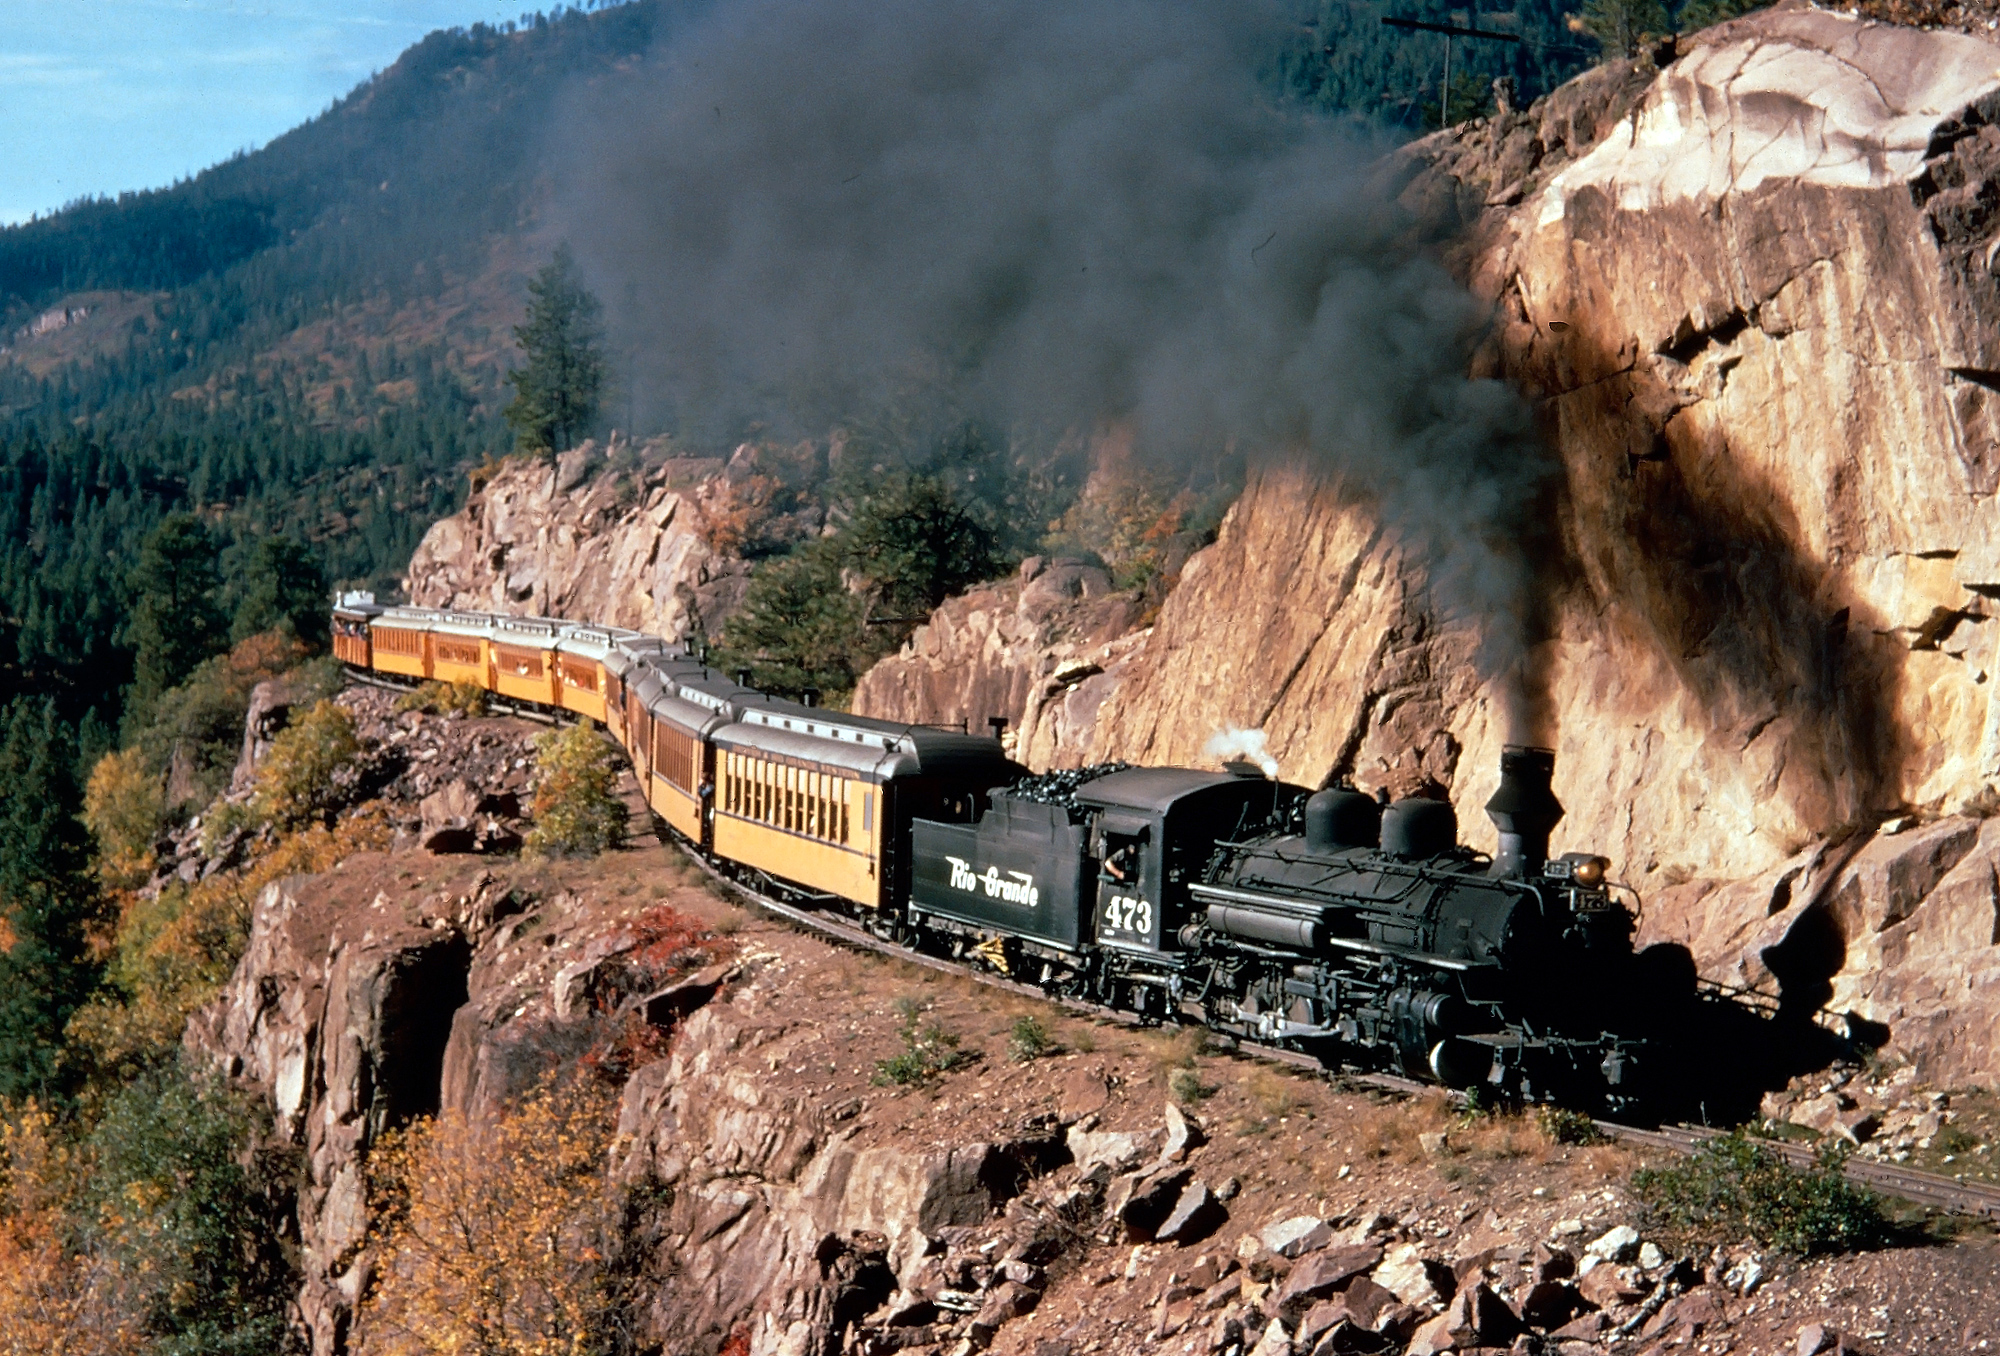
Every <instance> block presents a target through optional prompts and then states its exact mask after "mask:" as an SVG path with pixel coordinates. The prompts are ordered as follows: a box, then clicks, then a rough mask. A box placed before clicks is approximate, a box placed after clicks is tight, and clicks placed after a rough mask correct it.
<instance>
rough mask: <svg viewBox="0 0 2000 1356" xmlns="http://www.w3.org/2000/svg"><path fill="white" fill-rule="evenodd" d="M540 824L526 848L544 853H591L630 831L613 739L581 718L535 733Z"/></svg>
mask: <svg viewBox="0 0 2000 1356" xmlns="http://www.w3.org/2000/svg"><path fill="white" fill-rule="evenodd" d="M533 815H534V821H535V826H534V827H533V828H532V829H530V830H529V831H528V837H527V841H526V844H525V846H526V848H527V850H528V852H529V853H530V854H532V855H534V856H539V857H592V856H595V855H596V854H598V853H600V852H603V851H604V850H605V849H607V848H613V847H616V846H618V844H619V843H620V842H621V841H622V840H623V839H624V836H625V802H624V800H623V799H622V798H621V797H620V796H619V795H618V769H617V766H616V765H615V764H614V763H613V762H612V752H611V744H610V742H609V741H607V740H606V739H605V738H604V736H602V735H600V734H599V733H598V732H597V730H596V728H595V727H594V726H592V725H590V724H588V723H586V722H581V721H579V722H578V723H577V724H575V725H565V726H561V727H559V728H557V729H553V730H547V731H544V732H543V733H542V734H539V735H537V736H535V801H534V808H533Z"/></svg>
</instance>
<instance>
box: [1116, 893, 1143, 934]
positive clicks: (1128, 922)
mask: <svg viewBox="0 0 2000 1356" xmlns="http://www.w3.org/2000/svg"><path fill="white" fill-rule="evenodd" d="M1104 926H1105V927H1106V928H1107V929H1109V930H1111V931H1113V932H1151V931H1152V930H1153V906H1152V904H1150V903H1149V902H1147V901H1146V900H1143V899H1134V898H1132V897H1130V896H1128V895H1112V896H1111V897H1110V898H1108V899H1106V900H1105V901H1104Z"/></svg>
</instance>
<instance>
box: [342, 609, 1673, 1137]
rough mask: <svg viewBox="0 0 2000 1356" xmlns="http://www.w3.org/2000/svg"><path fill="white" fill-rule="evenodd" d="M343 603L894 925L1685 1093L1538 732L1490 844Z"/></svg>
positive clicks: (1062, 982) (1332, 1046) (623, 636)
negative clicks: (569, 726) (1048, 757)
mask: <svg viewBox="0 0 2000 1356" xmlns="http://www.w3.org/2000/svg"><path fill="white" fill-rule="evenodd" d="M333 620H334V644H335V650H336V654H337V655H338V656H339V658H341V659H342V660H343V661H345V663H346V664H347V665H348V667H349V668H350V669H352V670H354V671H356V672H358V673H366V674H369V675H372V676H373V677H374V678H375V680H376V681H382V680H384V679H386V680H388V681H392V682H404V683H413V682H416V681H420V680H439V681H447V682H466V683H473V684H476V685H478V686H480V687H483V688H485V689H486V690H487V691H489V692H491V693H494V694H496V696H498V697H499V698H501V699H503V700H509V701H513V702H517V703H521V704H524V705H528V706H532V707H537V708H543V709H548V710H557V711H569V712H573V713H576V714H578V715H581V716H585V717H588V718H590V719H592V720H595V721H599V722H601V723H603V725H604V726H605V727H606V728H607V729H608V731H609V732H610V733H611V735H612V736H613V738H615V739H616V740H617V741H618V742H619V744H620V745H621V746H622V747H623V748H624V749H625V751H626V753H627V755H628V757H629V759H630V762H631V765H632V768H633V770H634V772H635V773H636V775H637V777H638V780H639V783H640V785H641V786H642V787H643V788H644V789H645V795H646V799H647V801H648V803H649V804H650V805H651V806H652V808H653V812H654V815H655V817H656V825H657V826H658V828H659V829H660V831H661V833H662V834H663V835H666V836H670V837H671V839H672V840H674V841H677V842H678V843H680V844H681V845H682V846H683V847H684V848H685V849H686V850H688V851H690V852H694V853H699V854H700V855H701V856H703V857H704V858H705V859H706V860H708V861H709V862H710V863H712V864H714V865H715V866H716V867H717V868H718V869H719V870H721V871H723V872H725V873H727V874H729V875H731V876H733V877H734V878H736V879H738V880H740V881H742V882H744V883H745V884H747V885H749V886H751V887H753V888H755V889H758V890H760V891H762V892H765V893H768V894H772V895H776V896H779V897H781V898H784V899H787V900H790V901H793V902H799V903H806V904H810V905H813V906H816V907H820V908H826V909H833V910H838V911H840V912H843V913H845V914H847V915H848V916H850V917H851V918H853V919H855V920H857V921H859V922H860V923H862V924H863V925H864V926H866V927H868V928H869V929H870V930H871V931H873V932H875V933H876V934H878V935H880V936H882V937H884V938H887V939H891V940H893V941H895V942H898V943H900V944H902V945H906V946H911V947H922V948H927V949H932V950H935V951H938V952H942V953H948V954H950V955H954V956H957V957H959V958H960V959H963V960H965V961H968V962H970V963H975V964H980V965H985V966H989V967H991V968H993V969H995V970H998V971H1000V972H1002V973H1004V974H1006V975H1009V976H1012V977H1014V978H1016V979H1019V980H1023V981H1025V982H1028V983H1032V984H1035V985H1039V986H1040V987H1042V988H1043V989H1045V990H1046V991H1048V992H1049V993H1051V994H1054V995H1057V996H1062V997H1070V998H1077V999H1082V1000H1087V1001H1091V1002H1095V1003H1099V1004H1103V1005H1106V1006H1109V1007H1113V1008H1117V1009H1121V1010H1124V1011H1127V1012H1131V1013H1135V1014H1137V1015H1138V1016H1139V1017H1140V1018H1142V1019H1143V1020H1147V1021H1160V1022H1166V1021H1183V1020H1191V1021H1199V1022H1202V1023H1205V1024H1206V1025H1207V1026H1209V1027H1211V1028H1213V1029H1214V1030H1216V1031H1218V1032H1223V1033H1228V1034H1231V1035H1235V1036H1238V1037H1241V1038H1244V1039H1250V1040H1255V1041H1258V1042H1263V1043H1268V1044H1275V1045H1281V1046H1287V1047H1291V1048H1294V1049H1298V1050H1303V1051H1307V1052H1310V1053H1312V1054H1315V1055H1317V1056H1318V1057H1320V1058H1321V1059H1322V1060H1324V1061H1325V1062H1326V1063H1328V1064H1330V1065H1348V1066H1355V1067H1359V1068H1364V1069H1378V1070H1391V1071H1396V1072H1400V1073H1402V1074H1405V1075H1408V1076H1410V1077H1414V1078H1421V1079H1427V1080H1432V1081H1436V1082H1439V1083H1443V1084H1447V1085H1450V1086H1454V1087H1460V1088H1479V1089H1483V1090H1485V1091H1486V1092H1487V1093H1489V1094H1491V1095H1492V1096H1494V1097H1495V1098H1497V1099H1505V1100H1519V1101H1554V1102H1561V1103H1564V1104H1566V1105H1570V1106H1575V1107H1578V1108H1587V1109H1591V1110H1605V1111H1612V1112H1624V1111H1629V1110H1633V1109H1636V1108H1654V1107H1658V1106H1661V1105H1663V1104H1666V1103H1668V1102H1670V1101H1672V1100H1673V1099H1674V1098H1675V1096H1676V1095H1677V1093H1678V1091H1679V1090H1680V1089H1681V1088H1682V1087H1683V1086H1684V1074H1685V1067H1684V1065H1683V1064H1682V1063H1681V1061H1682V1060H1683V1058H1684V1057H1685V1051H1686V1050H1687V1047H1688V1033H1689V1032H1690V1031H1692V1030H1694V1029H1695V1028H1696V1027H1698V1026H1699V1025H1700V1024H1701V1018H1702V1011H1701V1002H1702V999H1701V995H1700V994H1699V992H1698V989H1697V984H1696V978H1695V974H1694V968H1693V964H1692V961H1691V960H1690V959H1689V957H1688V954H1687V952H1686V951H1685V950H1684V949H1680V948H1673V947H1653V948H1648V949H1646V950H1645V951H1635V950H1634V947H1633V943H1632V938H1633V931H1634V922H1633V917H1632V915H1631V913H1630V912H1628V910H1627V909H1626V908H1625V907H1624V906H1623V905H1622V904H1621V903H1620V902H1619V901H1618V900H1617V899H1616V897H1615V896H1614V893H1613V891H1612V888H1611V886H1610V885H1609V883H1608V882H1607V880H1606V872H1607V867H1608V863H1607V862H1606V861H1605V859H1604V858H1602V857H1597V856H1592V855H1589V854H1584V853H1574V852H1572V853H1565V854H1563V855H1561V856H1557V857H1553V858H1552V857H1551V856H1550V855H1549V837H1550V833H1551V831H1552V830H1553V829H1554V827H1555V825H1556V824H1557V822H1558V821H1559V820H1560V819H1561V817H1562V815H1563V809H1562V806H1561V805H1560V804H1559V803H1558V802H1557V800H1556V797H1555V795H1554V793H1553V791H1552V790H1551V781H1552V777H1553V772H1554V755H1553V754H1552V753H1550V752H1549V751H1548V750H1546V749H1536V748H1515V747H1510V748H1508V749H1507V750H1506V751H1505V753H1504V754H1503V756H1502V760H1501V771H1502V778H1501V784H1500V789H1499V790H1498V791H1497V792H1496V793H1495V794H1494V796H1493V798H1492V799H1491V800H1490V801H1488V802H1487V805H1486V811H1487V813H1488V815H1489V816H1490V817H1491V818H1492V820H1493V822H1494V824H1495V826H1496V828H1497V829H1498V830H1499V835H1500V837H1499V842H1500V847H1499V851H1498V852H1497V853H1496V854H1495V855H1494V856H1493V857H1492V858H1491V859H1488V858H1486V857H1485V856H1482V855H1480V854H1478V853H1475V852H1473V851H1472V850H1470V849H1468V848H1465V847H1463V846H1461V845H1460V844H1459V842H1458V825H1457V820H1456V817H1455V815H1454V813H1453V810H1452V807H1451V806H1450V805H1448V804H1446V803H1444V802H1441V801H1434V800H1423V799H1405V800H1398V801H1396V802H1394V803H1393V804H1386V805H1385V804H1383V803H1382V802H1381V801H1380V800H1378V799H1376V798H1373V797H1370V796H1368V795H1365V794H1363V793H1362V792H1360V791H1358V790H1356V789H1354V788H1353V787H1352V786H1349V785H1345V784H1343V785H1338V786H1334V787H1331V788H1328V789H1324V790H1320V791H1317V792H1312V791H1309V790H1308V789H1307V788H1304V787H1300V786H1293V785H1289V784H1286V783H1283V782H1279V781H1275V780H1271V779H1268V778H1266V777H1264V776H1263V775H1261V774H1259V773H1258V772H1257V771H1256V770H1255V769H1253V768H1248V767H1245V766H1240V765H1238V766H1232V767H1231V768H1230V769H1229V770H1226V771H1220V772H1212V771H1201V770H1195V769H1188V768H1166V767H1131V766H1126V765H1124V764H1110V765H1105V766H1101V767H1095V768H1087V769H1083V770H1080V771H1069V772H1058V773H1051V774H1044V775H1040V776H1034V775H1029V774H1028V773H1027V771H1026V770H1025V769H1023V768H1021V767H1020V766H1018V765H1017V764H1015V763H1013V762H1012V761H1010V760H1009V759H1008V758H1007V757H1006V756H1005V754H1004V753H1003V750H1002V747H1001V744H1000V741H999V740H998V738H997V737H986V736H981V735H974V734H971V733H969V732H965V731H961V730H956V729H938V728H933V727H926V726H921V725H913V724H906V723H898V722H890V721H882V720H873V719H868V718H865V717H859V716H854V715H849V714H847V713H845V712H837V711H830V710H826V709H824V708H821V707H818V706H816V705H812V704H808V703H802V702H794V701H788V700H784V699H780V698H777V697H774V696H772V695H770V694H767V693H763V692H759V691H757V690H755V689H753V688H751V687H749V686H748V685H747V684H746V683H744V682H737V681H731V680H730V679H729V678H728V677H726V676H725V675H723V674H721V673H719V672H717V671H715V670H714V669H712V668H710V667H709V666H707V665H706V664H705V663H704V662H703V661H702V659H701V657H700V656H698V655H695V654H693V653H691V652H689V651H688V650H687V649H686V648H685V647H676V646H673V645H670V644H669V643H667V642H665V641H662V640H659V639H657V638H655V637H649V636H643V635H639V634H638V633H635V632H631V631H624V630H620V629H617V628H610V627H597V626H584V625H578V624H575V623H569V622H561V621H553V620H548V619H540V618H518V617H500V616H490V615H487V614H482V613H470V612H456V611H442V610H435V609H424V608H409V607H380V606H377V605H376V604H375V603H374V601H373V599H372V598H371V597H369V596H368V595H365V594H349V595H344V596H343V597H342V598H341V599H340V601H339V603H338V604H337V605H336V607H335V609H334V616H333Z"/></svg>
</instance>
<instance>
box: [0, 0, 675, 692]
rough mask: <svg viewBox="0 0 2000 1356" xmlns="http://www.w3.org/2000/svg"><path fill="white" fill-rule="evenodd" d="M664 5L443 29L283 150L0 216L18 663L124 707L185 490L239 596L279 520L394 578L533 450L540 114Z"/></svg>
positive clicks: (370, 576) (1, 362) (2, 470)
mask: <svg viewBox="0 0 2000 1356" xmlns="http://www.w3.org/2000/svg"><path fill="white" fill-rule="evenodd" d="M660 12H661V11H660V9H659V7H657V6H654V5H634V6H626V7H621V8H617V9H610V10H605V11H603V12H600V13H593V14H583V13H578V12H572V13H567V14H564V15H562V16H560V17H558V18H555V19H553V20H545V21H541V22H536V23H533V24H530V25H527V26H525V27H521V28H519V29H518V30H512V31H509V30H503V29H495V28H487V27H478V28H474V29H472V30H470V31H465V30H456V31H450V32H439V33H434V34H432V35H431V36H430V37H429V38H427V39H425V40H424V41H423V42H422V43H420V44H418V45H417V46H415V47H413V48H411V49H410V50H409V51H408V52H406V53H405V54H404V55H403V57H402V58H401V59H400V60H398V61H397V62H396V64H395V65H394V66H392V67H391V68H390V69H389V70H387V71H385V72H383V73H382V74H381V75H380V76H378V77H377V78H375V79H374V80H372V81H370V82H369V83H368V84H366V85H364V86H362V87H361V88H360V89H358V90H356V91H355V92H354V93H353V94H352V95H350V96H349V97H348V98H346V99H344V100H341V101H340V102H339V103H337V104H335V105H334V106H333V107H332V108H330V109H329V110H328V111H327V112H326V113H325V114H323V115H321V116H320V117H318V118H316V119H314V120H313V121H311V122H310V123H307V124H306V125H304V126H302V127H299V128H297V129H295V130H294V131H292V132H290V133H288V134H286V135H285V136H283V137H280V138H279V139H278V140H276V141H274V142H273V143H271V144H270V145H269V146H267V147H265V148H264V149H263V150H260V151H258V152H256V153H254V154H249V155H244V156H239V157H237V158H236V159H233V160H231V161H229V162H227V163H226V164H223V165H220V166H217V167H216V168H214V169H212V170H210V171H208V172H206V173H204V174H202V175H200V176H198V177H196V178H194V179H192V180H189V181H186V182H183V183H181V184H177V185H175V186H173V187H172V188H169V189H165V190H161V191H159V192H154V193H145V194H131V195H126V196H124V197H121V198H119V199H117V200H115V201H112V200H101V201H95V202H85V203H80V204H77V205H75V206H72V207H70V208H69V209H67V210H65V211H63V212H60V213H57V214H55V215H52V216H50V217H46V218H43V219H41V220H38V221H34V222H30V223H28V224H25V225H22V226H18V227H14V228H10V229H8V230H6V231H4V232H0V308H4V311H0V314H3V315H4V330H0V344H4V345H5V352H4V355H0V682H4V684H5V686H6V687H7V688H9V689H10V690H13V691H25V692H30V693H50V694H53V695H55V696H56V697H57V698H58V700H59V702H60V705H61V707H62V710H63V714H64V715H65V716H66V717H67V718H68V719H70V720H75V719H77V718H79V717H81V716H82V715H83V714H84V713H85V712H86V711H87V710H90V709H93V708H95V709H97V710H98V711H100V713H102V714H103V715H104V716H105V717H106V718H108V717H109V716H110V714H111V712H112V710H113V708H114V707H115V705H116V703H117V701H118V695H117V694H118V692H119V689H120V687H121V685H122V684H123V683H124V682H126V681H127V680H128V678H129V676H130V657H129V646H128V644H127V641H126V637H125V636H124V635H123V634H122V632H121V625H122V619H123V617H124V615H125V613H126V611H127V609H128V607H129V605H130V597H129V581H128V579H127V577H126V576H127V571H128V570H129V569H130V568H131V565H132V563H133V560H134V558H135V556H136V548H137V544H138V542H139V541H140V540H141V539H142V538H143V537H144V535H145V534H146V533H147V532H148V531H149V530H150V529H151V528H152V527H153V526H154V525H156V524H157V523H158V522H159V521H160V520H161V519H162V518H163V517H164V516H165V515H167V514H170V513H173V512H176V511H192V512H195V513H197V514H198V515H200V517H201V518H202V519H203V520H204V521H205V522H206V523H207V524H208V526H209V527H210V528H211V529H212V531H213V532H214V533H215V535H216V537H217V539H218V542H219V544H220V545H221V546H222V547H223V548H224V549H223V553H222V561H221V564H222V579H223V591H224V595H225V596H224V598H223V599H222V603H223V610H224V612H225V613H227V612H230V611H233V610H234V607H235V605H236V603H237V601H238V599H239V597H240V595H241V593H242V591H243V589H244V587H245V571H246V569H247V567H248V564H249V558H250V554H251V553H250V551H249V550H248V546H249V544H250V543H251V542H252V541H253V540H254V539H255V538H257V537H260V536H263V535H266V534H270V533H284V534H287V535H289V536H291V537H294V538H296V539H298V540H300V541H302V542H306V543H310V545H311V546H312V548H313V552H314V554H315V555H316V557H317V559H318V563H319V565H320V566H321V568H322V569H323V571H324V573H325V574H326V576H327V577H328V578H329V579H332V580H345V581H354V582H372V581H376V580H384V579H388V578H391V577H393V575H394V573H395V571H396V569H397V568H398V567H399V566H400V565H401V564H402V562H403V561H404V559H405V558H406V557H407V556H408V553H409V550H410V548H411V546H412V545H413V544H414V542H415V540H416V538H417V536H418V535H420V533H421V531H422V529H423V527H424V525H426V524H427V523H429V522H430V521H431V520H432V519H433V518H435V517H437V516H438V515H439V514H440V513H443V512H447V511H449V510H450V509H451V508H453V507H455V505H456V503H457V501H458V500H459V499H460V498H462V496H463V493H464V484H465V480H464V475H463V471H464V469H465V468H466V467H467V466H468V465H471V464H476V463H478V462H479V461H481V460H482V459H484V458H487V457H489V456H491V455H493V454H494V453H496V452H499V451H502V450H504V448H505V447H506V445H507V444H506V438H505V434H504V430H503V429H502V428H501V426H500V424H499V421H498V418H497V409H498V404H499V401H498V399H497V397H498V396H499V394H500V385H501V375H502V373H503V371H504V370H505V369H506V368H507V367H508V366H510V365H511V358H510V346H511V339H510V337H509V334H508V327H509V325H511V324H512V323H513V322H515V321H516V320H518V319H519V315H520V305H521V296H522V293H521V282H522V279H523V277H524V276H525V274H526V273H527V272H528V271H530V269H531V268H532V267H533V265H534V263H535V262H536V258H537V256H538V254H539V253H543V252H545V245H544V242H541V241H539V240H538V239H537V238H536V236H535V218H534V202H535V195H536V193H537V191H538V190H537V175H538V172H539V171H538V166H539V165H540V163H541V157H542V156H543V155H544V154H545V145H544V138H543V136H542V129H544V128H545V127H546V126H547V125H548V123H549V122H550V120H551V118H552V116H553V109H554V105H555V103H556V101H558V100H559V99H561V98H562V97H563V91H564V90H566V89H571V88H573V87H574V82H575V81H576V80H578V79H589V78H594V77H596V76H598V75H600V74H602V73H604V72H606V71H610V70H612V69H613V68H614V67H615V66H616V65H617V64H618V63H620V62H626V61H629V60H631V59H632V58H633V57H635V56H636V55H637V54H638V53H640V52H642V51H643V50H645V48H646V47H647V45H648V43H649V42H650V41H651V39H652V36H653V32H654V28H655V25H656V22H657V20H658V17H659V15H660ZM226 639H227V637H226V636H224V637H219V638H218V643H221V642H222V641H226Z"/></svg>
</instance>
